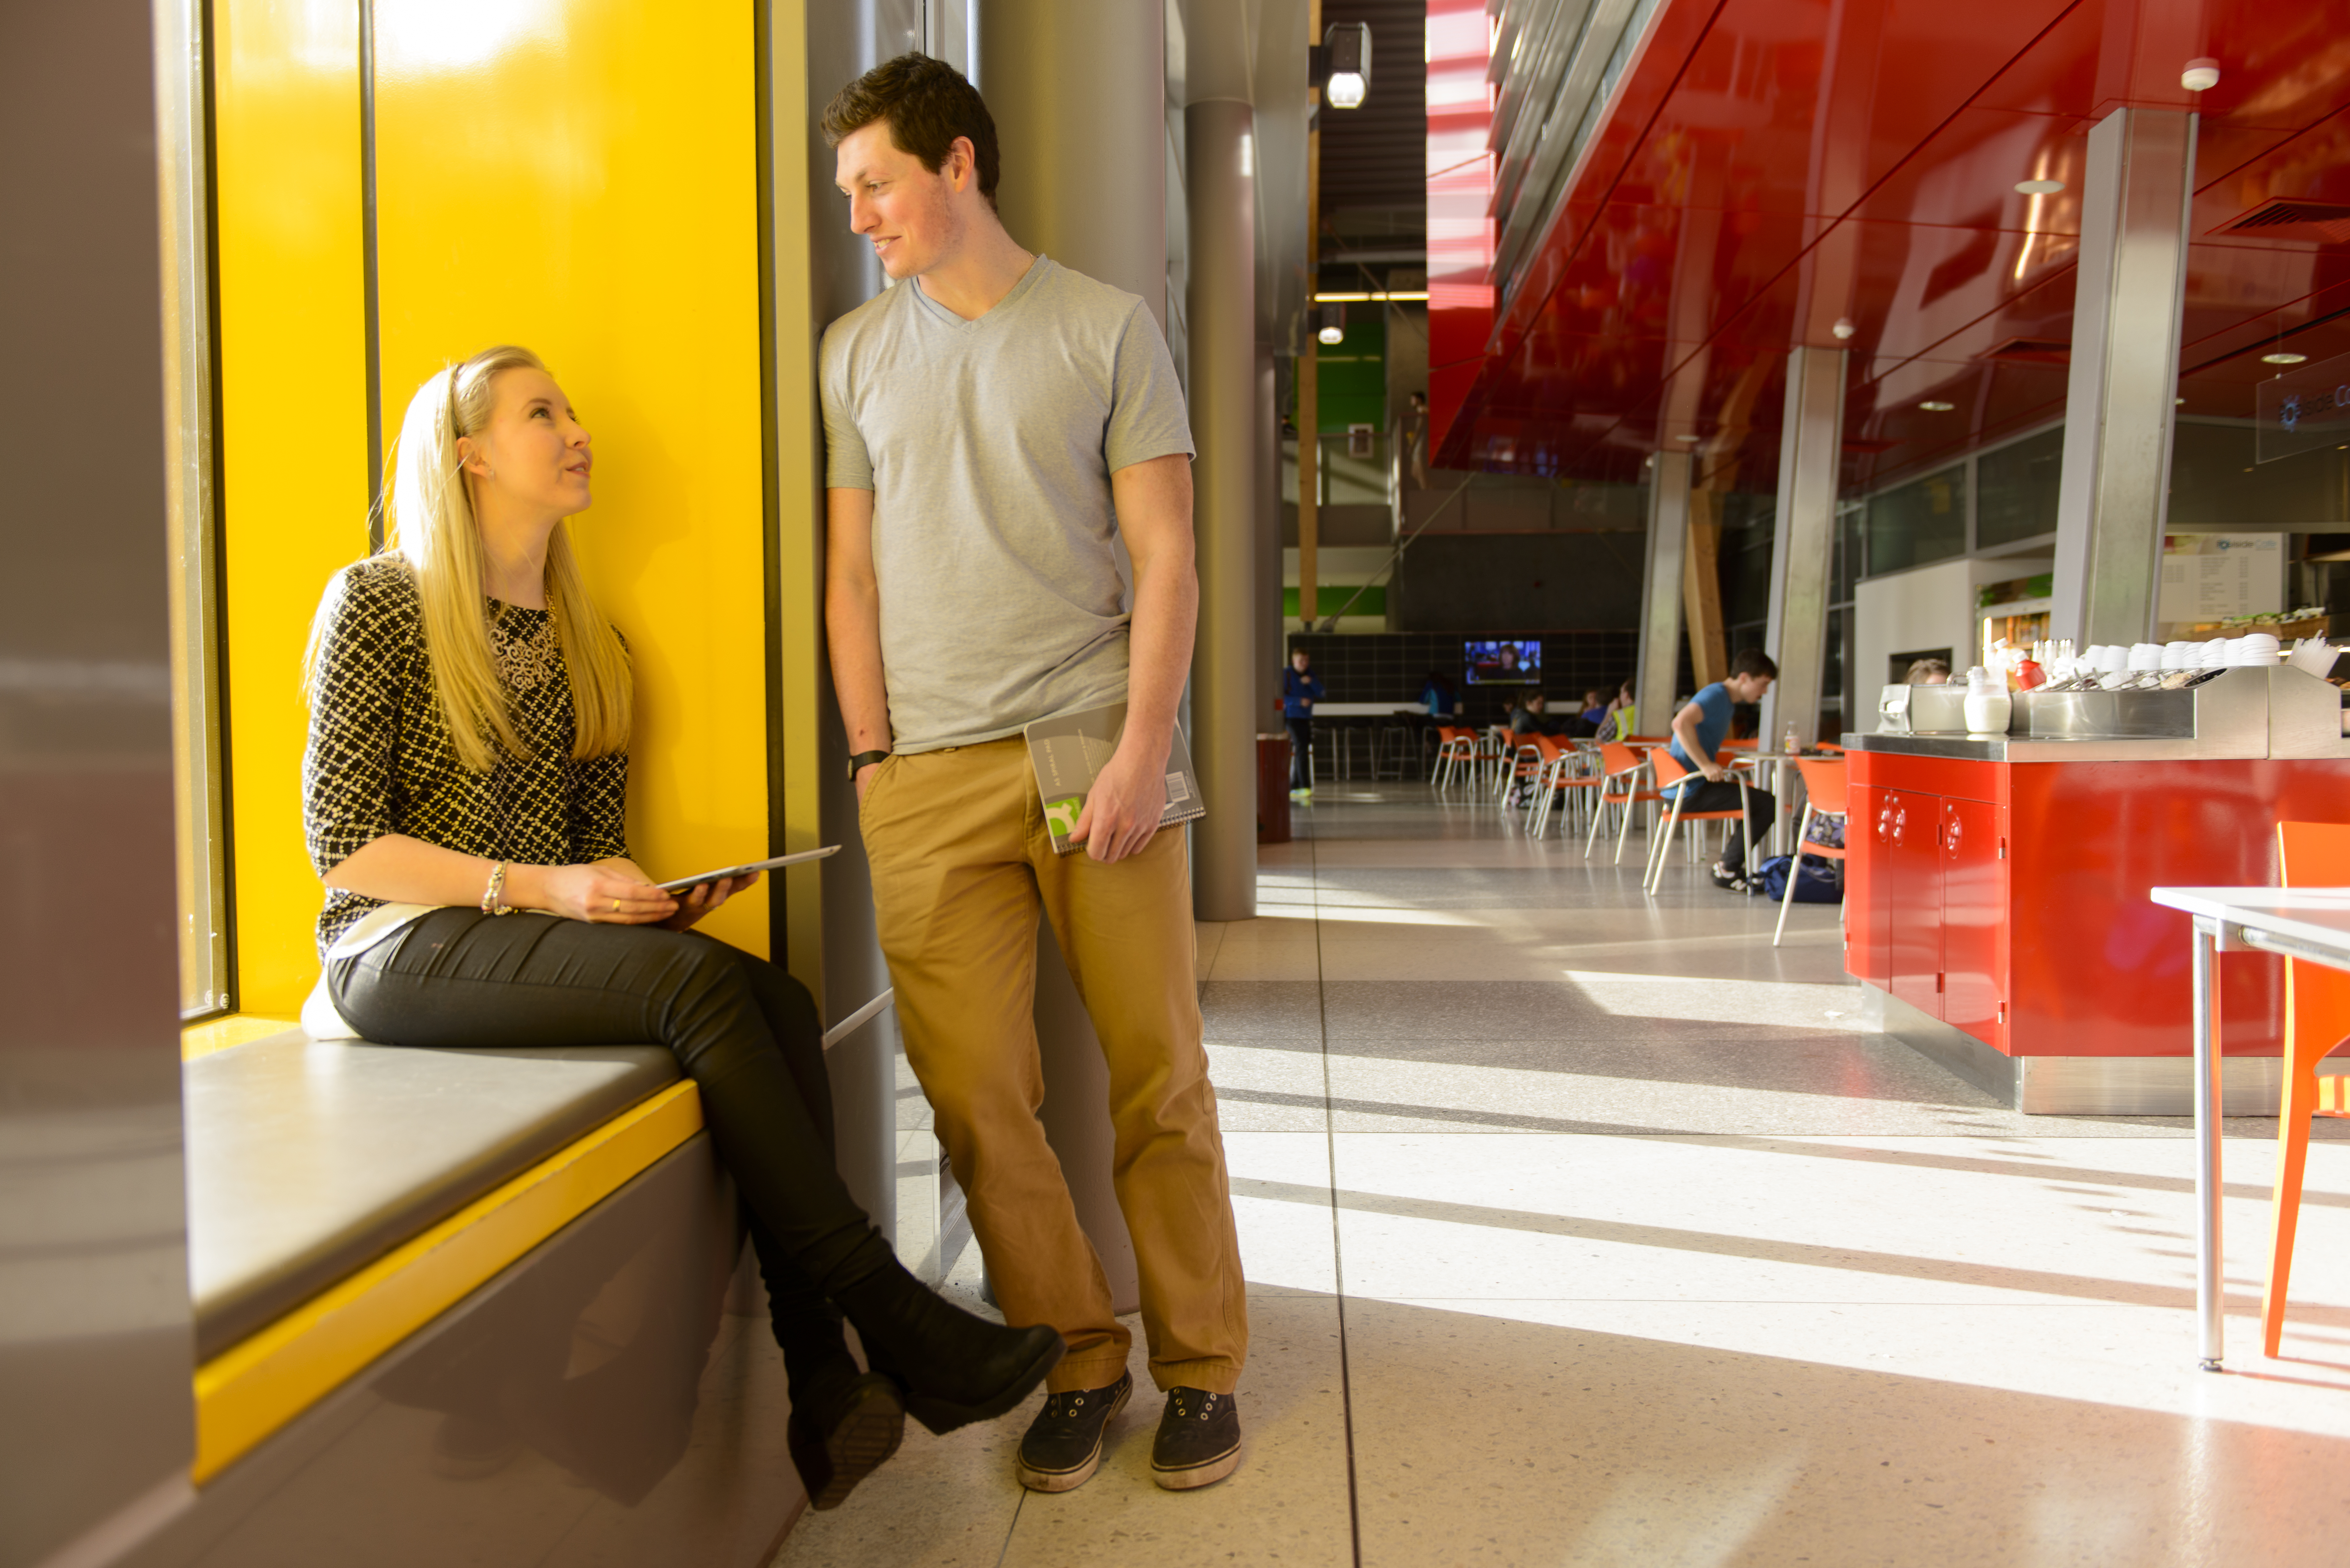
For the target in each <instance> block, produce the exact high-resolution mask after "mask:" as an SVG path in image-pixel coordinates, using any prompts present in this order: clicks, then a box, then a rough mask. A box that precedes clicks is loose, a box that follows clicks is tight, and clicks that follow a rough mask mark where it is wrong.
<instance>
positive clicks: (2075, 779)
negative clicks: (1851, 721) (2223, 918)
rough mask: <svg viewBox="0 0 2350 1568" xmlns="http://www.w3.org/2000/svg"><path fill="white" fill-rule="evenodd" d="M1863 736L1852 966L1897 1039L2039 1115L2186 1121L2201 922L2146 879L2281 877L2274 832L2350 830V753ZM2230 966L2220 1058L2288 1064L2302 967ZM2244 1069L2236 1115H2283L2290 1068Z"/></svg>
mask: <svg viewBox="0 0 2350 1568" xmlns="http://www.w3.org/2000/svg"><path fill="white" fill-rule="evenodd" d="M1846 744H1847V746H1848V747H1849V748H1851V749H1850V750H1849V751H1848V753H1847V761H1848V767H1849V772H1848V774H1847V787H1848V791H1849V794H1848V798H1847V801H1846V805H1847V806H1848V808H1849V811H1850V815H1849V817H1848V819H1847V826H1846V844H1847V846H1849V847H1850V848H1851V850H1852V855H1851V858H1850V860H1849V861H1848V863H1847V867H1846V910H1845V967H1846V970H1847V971H1849V972H1850V973H1851V974H1853V975H1854V976H1855V977H1856V978H1857V979H1859V980H1861V981H1864V982H1866V983H1867V984H1868V985H1871V986H1874V987H1876V988H1877V989H1878V990H1879V991H1881V992H1884V994H1885V997H1886V999H1887V1000H1886V1002H1885V1013H1886V1028H1887V1033H1892V1034H1896V1035H1898V1036H1899V1037H1901V1038H1903V1039H1904V1040H1906V1041H1908V1042H1909V1043H1910V1044H1914V1045H1917V1046H1918V1047H1919V1048H1920V1049H1922V1050H1924V1051H1926V1053H1927V1054H1929V1055H1931V1056H1933V1057H1934V1058H1935V1059H1937V1060H1939V1061H1941V1062H1943V1063H1944V1064H1946V1065H1949V1066H1950V1067H1952V1068H1953V1069H1954V1070H1956V1071H1958V1072H1960V1074H1961V1075H1962V1076H1966V1077H1968V1078H1970V1079H1971V1080H1973V1081H1974V1082H1976V1083H1978V1084H1979V1085H1982V1086H1983V1087H1985V1088H1987V1089H1989V1090H1991V1092H1992V1093H1993V1094H1995V1095H1997V1096H2000V1097H2002V1099H2004V1100H2006V1101H2007V1102H2008V1103H2010V1104H2012V1105H2014V1106H2018V1107H2019V1108H2021V1109H2025V1110H2043V1111H2069V1112H2074V1113H2076V1114H2095V1113H2099V1112H2105V1113H2112V1114H2121V1113H2127V1112H2135V1113H2138V1114H2164V1115H2183V1114H2185V1113H2186V1109H2187V1104H2188V1102H2187V1095H2188V1091H2189V1077H2188V1073H2187V1058H2188V1057H2189V1052H2190V1049H2191V1040H2190V1029H2191V1021H2192V1012H2191V1009H2190V988H2189V941H2188V939H2189V918H2188V917H2187V916H2186V915H2184V914H2181V913H2178V912H2177V911H2175V910H2170V909H2158V908H2157V907H2156V906H2155V905H2153V904H2151V903H2149V902H2148V901H2147V890H2148V889H2149V888H2155V887H2158V886H2165V885H2168V886H2201V887H2213V886H2240V887H2241V886H2260V885H2267V886H2273V885H2275V884H2276V882H2277V880H2278V877H2277V856H2276V836H2275V824H2276V823H2278V822H2279V821H2284V820H2291V821H2304V822H2345V823H2350V756H2331V757H2291V758H2280V757H2250V758H2246V757H2236V758H2211V757H2199V756H2192V755H2186V756H2182V755H2177V754H2168V755H2166V754H2164V753H2178V752H2179V751H2181V750H2188V751H2191V750H2192V745H2191V742H2189V743H2186V744H2184V745H2182V744H2181V743H2179V742H2158V741H2155V742H2106V743H2102V744H2097V743H2091V744H2081V743H2077V742H2076V743H2072V744H2069V745H2068V744H2066V743H2064V742H2031V741H2015V740H1998V739H1989V738H1986V739H1969V738H1966V737H1949V736H1927V735H1848V736H1846ZM2134 751H2143V752H2145V753H2150V754H2147V755H2145V756H2144V757H2143V758H2142V759H2139V758H2136V757H2133V756H2132V755H2131V753H2132V752H2134ZM2076 759H2077V760H2076ZM2220 976H2221V982H2220V983H2221V1006H2220V1020H2221V1024H2220V1028H2221V1035H2220V1039H2221V1048H2222V1050H2223V1051H2224V1052H2225V1053H2227V1054H2230V1055H2233V1056H2239V1057H2247V1058H2250V1057H2268V1058H2274V1056H2275V1055H2276V1054H2277V1050H2278V1042H2279V1039H2280V1035H2281V1032H2282V1025H2283V1003H2284V986H2283V973H2282V961H2281V960H2278V959H2276V958H2273V957H2267V956H2261V955H2253V954H2245V955H2241V956H2236V957H2231V958H2230V960H2229V961H2227V962H2226V963H2225V964H2223V965H2221V966H2220ZM2274 1083H2275V1076H2274V1068H2273V1066H2272V1064H2269V1063H2256V1062H2252V1061H2246V1062H2244V1063H2243V1064H2242V1066H2241V1068H2232V1067H2231V1068H2230V1101H2231V1105H2230V1109H2239V1108H2241V1109H2244V1110H2253V1109H2258V1108H2264V1109H2265V1110H2266V1111H2267V1113H2268V1114H2272V1115H2273V1114H2274V1111H2275V1099H2274V1088H2273V1085H2274ZM2239 1085H2241V1087H2239ZM2263 1096H2265V1100H2264V1102H2263Z"/></svg>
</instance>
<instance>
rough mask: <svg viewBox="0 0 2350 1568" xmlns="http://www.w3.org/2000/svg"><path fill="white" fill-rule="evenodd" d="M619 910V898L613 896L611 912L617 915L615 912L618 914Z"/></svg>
mask: <svg viewBox="0 0 2350 1568" xmlns="http://www.w3.org/2000/svg"><path fill="white" fill-rule="evenodd" d="M619 912H620V900H619V899H618V898H615V899H613V900H612V913H614V914H616V915H617V914H619Z"/></svg>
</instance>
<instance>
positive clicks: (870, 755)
mask: <svg viewBox="0 0 2350 1568" xmlns="http://www.w3.org/2000/svg"><path fill="white" fill-rule="evenodd" d="M888 755H889V753H887V752H859V753H857V754H856V755H855V756H853V757H851V758H849V759H848V782H849V783H850V784H855V783H856V782H857V775H858V774H860V773H863V772H864V771H865V769H866V768H867V767H868V765H869V764H871V763H878V762H879V761H881V759H883V758H884V757H886V756H888Z"/></svg>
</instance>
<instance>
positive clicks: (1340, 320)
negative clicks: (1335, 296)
mask: <svg viewBox="0 0 2350 1568" xmlns="http://www.w3.org/2000/svg"><path fill="white" fill-rule="evenodd" d="M1314 336H1315V337H1317V338H1319V339H1321V340H1322V341H1323V342H1325V343H1334V344H1335V343H1344V342H1345V341H1346V340H1347V307H1346V306H1343V305H1338V304H1335V303H1334V304H1330V305H1326V306H1323V307H1322V330H1321V331H1319V332H1317V333H1315V335H1314Z"/></svg>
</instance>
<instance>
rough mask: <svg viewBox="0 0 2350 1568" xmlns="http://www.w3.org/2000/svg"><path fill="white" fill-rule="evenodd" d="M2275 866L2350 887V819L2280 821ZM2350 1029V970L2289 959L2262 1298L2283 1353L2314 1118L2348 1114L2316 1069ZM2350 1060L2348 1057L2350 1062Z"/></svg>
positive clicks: (2264, 1320) (2266, 1330)
mask: <svg viewBox="0 0 2350 1568" xmlns="http://www.w3.org/2000/svg"><path fill="white" fill-rule="evenodd" d="M2277 865H2278V867H2279V869H2281V870H2282V872H2283V873H2284V876H2283V881H2284V885H2285V886H2286V887H2288V888H2296V887H2298V888H2341V887H2350V826H2343V825H2340V824H2336V823H2330V822H2280V823H2278V824H2277ZM2345 1035H2350V973H2345V972H2344V971H2341V970H2338V969H2332V968H2329V967H2327V966H2326V965H2324V964H2322V963H2311V962H2308V961H2306V960H2303V959H2290V958H2289V959H2287V960H2285V961H2284V1092H2283V1094H2282V1096H2281V1102H2280V1104H2279V1105H2278V1107H2277V1175H2276V1191H2275V1194H2274V1196H2273V1198H2272V1200H2271V1205H2270V1209H2269V1284H2268V1292H2267V1293H2266V1294H2265V1295H2264V1296H2263V1297H2262V1301H2261V1343H2262V1348H2263V1349H2264V1350H2265V1351H2266V1353H2267V1354H2268V1355H2275V1354H2276V1353H2277V1343H2278V1339H2279V1336H2281V1335H2282V1334H2283V1333H2284V1295H2285V1284H2286V1282H2287V1281H2288V1280H2290V1279H2291V1277H2292V1275H2293V1231H2294V1228H2295V1226H2296V1225H2297V1224H2298V1223H2299V1221H2300V1220H2301V1179H2302V1174H2303V1169H2304V1168H2305V1167H2306V1166H2307V1165H2308V1162H2309V1118H2310V1117H2312V1116H2350V1095H2345V1089H2350V1082H2345V1080H2344V1079H2343V1078H2341V1077H2338V1076H2334V1075H2327V1076H2325V1077H2322V1078H2321V1077H2319V1076H2318V1075H2317V1065H2318V1063H2319V1062H2320V1061H2322V1060H2324V1056H2325V1054H2326V1053H2327V1052H2329V1051H2332V1050H2333V1049H2334V1047H2335V1046H2336V1045H2339V1044H2342V1042H2343V1038H2344V1036H2345ZM2345 1065H2350V1064H2345Z"/></svg>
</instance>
